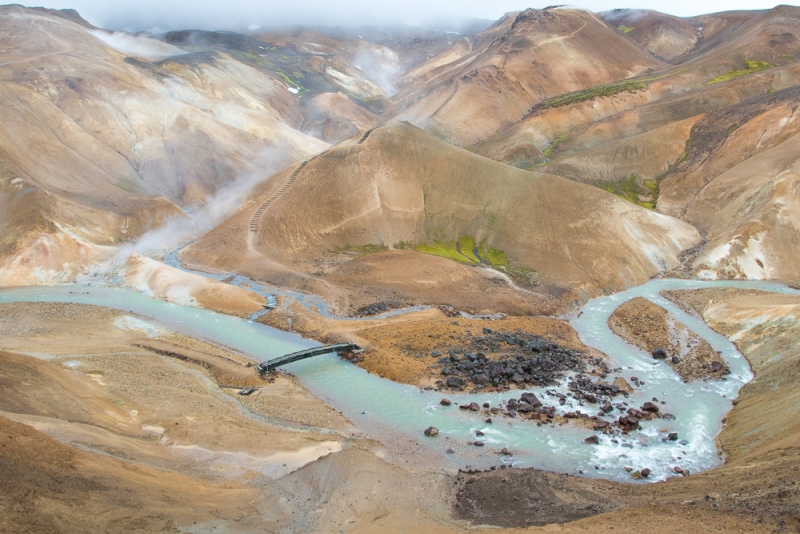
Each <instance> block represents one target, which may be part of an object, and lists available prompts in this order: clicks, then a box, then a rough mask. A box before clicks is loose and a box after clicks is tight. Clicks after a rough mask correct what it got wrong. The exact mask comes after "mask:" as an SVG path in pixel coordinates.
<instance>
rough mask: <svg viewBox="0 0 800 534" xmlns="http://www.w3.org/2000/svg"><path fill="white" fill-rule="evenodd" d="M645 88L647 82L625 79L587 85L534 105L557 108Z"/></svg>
mask: <svg viewBox="0 0 800 534" xmlns="http://www.w3.org/2000/svg"><path fill="white" fill-rule="evenodd" d="M645 90H647V83H645V82H643V81H634V80H626V81H621V82H614V83H607V84H605V85H597V86H595V87H589V88H588V89H582V90H580V91H575V92H573V93H567V94H566V95H561V96H557V97H554V98H549V99H547V100H545V101H543V102H541V103H540V104H539V105H538V106H536V107H538V108H544V109H546V108H558V107H561V106H568V105H570V104H577V103H578V102H583V101H585V100H591V99H593V98H600V97H605V96H613V95H616V94H618V93H624V92H626V91H631V92H632V91H645Z"/></svg>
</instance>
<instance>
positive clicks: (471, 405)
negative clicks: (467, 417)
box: [469, 402, 481, 412]
mask: <svg viewBox="0 0 800 534" xmlns="http://www.w3.org/2000/svg"><path fill="white" fill-rule="evenodd" d="M469 409H470V410H472V411H473V412H479V411H480V410H481V407H480V406H478V403H477V402H471V403H469Z"/></svg>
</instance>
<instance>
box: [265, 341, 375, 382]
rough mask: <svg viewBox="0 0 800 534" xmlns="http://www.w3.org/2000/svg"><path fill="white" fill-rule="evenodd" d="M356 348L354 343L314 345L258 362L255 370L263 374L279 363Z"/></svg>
mask: <svg viewBox="0 0 800 534" xmlns="http://www.w3.org/2000/svg"><path fill="white" fill-rule="evenodd" d="M357 350H360V348H359V346H358V345H356V344H355V343H336V344H334V345H325V346H324V347H314V348H311V349H306V350H301V351H299V352H293V353H291V354H286V355H285V356H280V357H279V358H275V359H272V360H268V361H266V362H261V363H260V364H258V365H256V370H257V371H258V374H260V375H263V374H264V373H268V372H270V371H272V370H273V369H277V368H278V367H280V366H281V365H286V364H287V363H292V362H296V361H298V360H305V359H306V358H313V357H314V356H321V355H323V354H330V353H331V352H347V351H357Z"/></svg>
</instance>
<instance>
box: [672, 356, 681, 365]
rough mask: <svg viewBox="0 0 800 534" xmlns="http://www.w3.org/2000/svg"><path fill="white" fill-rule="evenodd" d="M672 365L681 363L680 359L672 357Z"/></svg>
mask: <svg viewBox="0 0 800 534" xmlns="http://www.w3.org/2000/svg"><path fill="white" fill-rule="evenodd" d="M672 363H674V364H675V365H677V364H679V363H681V359H680V358H678V357H677V356H673V357H672Z"/></svg>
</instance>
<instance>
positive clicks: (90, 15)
mask: <svg viewBox="0 0 800 534" xmlns="http://www.w3.org/2000/svg"><path fill="white" fill-rule="evenodd" d="M552 3H553V2H551V1H549V0H547V1H530V0H496V1H494V2H486V1H484V0H437V1H430V0H405V1H404V2H375V1H373V0H369V1H367V0H340V1H333V2H331V1H329V0H297V1H295V2H280V1H278V0H262V1H257V0H238V1H228V2H220V1H219V0H193V1H190V0H172V1H170V2H164V1H156V0H137V1H133V0H118V1H116V2H106V1H100V0H45V1H44V2H42V3H38V2H37V3H35V4H26V5H28V6H38V5H42V4H44V7H48V8H53V9H67V8H71V9H76V10H78V11H79V12H80V14H81V15H82V16H83V17H84V18H85V19H86V20H88V21H89V22H91V23H92V24H94V25H95V26H98V27H101V28H106V29H113V30H126V31H131V32H138V31H152V32H154V33H158V32H161V31H169V30H178V29H204V30H236V31H248V30H250V31H255V30H258V29H262V30H266V29H275V28H280V27H286V26H297V25H301V26H327V27H331V26H359V25H361V26H394V25H398V24H410V25H417V26H423V27H428V28H436V29H441V30H449V31H458V30H457V29H456V27H457V26H458V24H459V22H461V23H464V22H465V21H466V20H467V19H475V18H477V19H489V20H497V19H498V18H500V17H501V16H502V15H503V14H504V13H507V12H510V11H521V10H524V9H526V8H529V7H532V8H537V9H541V8H544V7H546V6H548V5H552ZM571 5H573V6H575V7H579V8H582V9H587V10H590V11H609V10H612V9H616V8H634V9H653V10H656V11H662V12H665V13H669V14H672V15H678V16H693V15H701V14H705V13H713V12H717V11H729V10H736V9H770V8H772V7H775V6H776V5H778V2H775V1H770V0H705V1H704V2H690V1H688V0H677V1H676V2H671V3H670V4H668V5H665V4H664V3H663V2H656V1H655V0H581V1H578V2H573V3H571ZM446 26H450V27H446Z"/></svg>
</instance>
